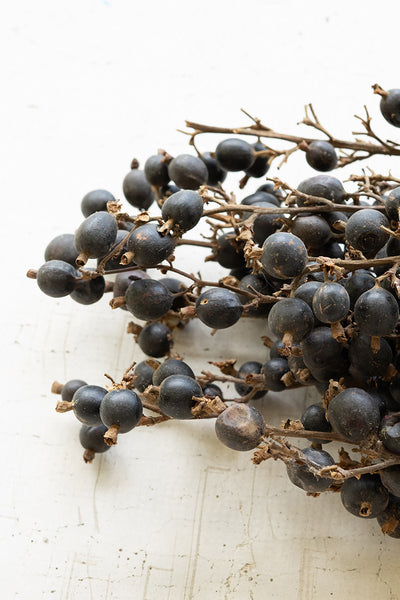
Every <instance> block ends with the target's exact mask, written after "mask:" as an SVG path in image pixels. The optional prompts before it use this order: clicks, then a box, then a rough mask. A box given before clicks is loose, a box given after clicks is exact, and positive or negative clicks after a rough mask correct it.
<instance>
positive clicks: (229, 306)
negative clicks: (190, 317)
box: [196, 288, 243, 329]
mask: <svg viewBox="0 0 400 600" xmlns="http://www.w3.org/2000/svg"><path fill="white" fill-rule="evenodd" d="M242 312H243V306H242V303H241V302H240V300H239V298H238V296H237V294H235V293H234V292H231V291H230V290H226V289H223V288H212V289H210V290H207V291H205V292H203V293H202V294H200V296H199V297H198V298H197V301H196V314H197V316H198V318H199V319H200V321H201V322H202V323H204V324H205V325H207V326H208V327H211V328H212V329H225V328H226V327H231V326H232V325H234V324H235V323H236V322H237V321H239V319H240V317H241V315H242Z"/></svg>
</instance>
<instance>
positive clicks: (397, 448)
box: [379, 413, 400, 454]
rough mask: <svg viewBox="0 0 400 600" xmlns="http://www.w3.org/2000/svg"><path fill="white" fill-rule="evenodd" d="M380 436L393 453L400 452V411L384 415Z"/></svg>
mask: <svg viewBox="0 0 400 600" xmlns="http://www.w3.org/2000/svg"><path fill="white" fill-rule="evenodd" d="M379 438H380V439H381V440H382V443H383V445H384V446H385V448H387V449H388V450H389V452H393V454H400V418H399V413H393V414H391V413H389V414H388V415H386V416H384V417H383V419H382V422H381V426H380V428H379Z"/></svg>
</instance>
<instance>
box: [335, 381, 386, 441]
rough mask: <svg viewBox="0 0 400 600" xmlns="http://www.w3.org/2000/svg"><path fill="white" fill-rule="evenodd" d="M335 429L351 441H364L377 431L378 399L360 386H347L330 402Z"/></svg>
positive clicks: (378, 420)
mask: <svg viewBox="0 0 400 600" xmlns="http://www.w3.org/2000/svg"><path fill="white" fill-rule="evenodd" d="M328 419H329V422H330V424H331V425H332V427H333V429H334V430H335V431H337V432H338V433H340V435H342V436H343V437H344V438H345V439H346V440H348V441H349V442H362V441H363V440H366V439H367V438H368V437H369V436H371V435H373V434H375V433H377V431H378V428H379V423H380V412H379V407H378V405H377V403H376V401H375V400H374V399H373V398H372V397H371V396H370V395H369V394H368V393H367V392H366V391H364V390H362V389H360V388H347V389H345V390H344V391H343V392H340V394H338V395H337V396H335V397H334V398H333V399H332V400H331V401H330V403H329V406H328Z"/></svg>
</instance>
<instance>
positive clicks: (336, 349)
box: [300, 327, 349, 381]
mask: <svg viewBox="0 0 400 600" xmlns="http://www.w3.org/2000/svg"><path fill="white" fill-rule="evenodd" d="M300 347H301V350H302V352H303V360H304V363H305V365H306V366H307V368H308V369H309V370H310V371H311V374H312V376H313V377H314V378H315V379H317V380H318V381H329V379H338V378H340V377H342V376H343V373H344V372H345V371H347V368H348V366H349V363H348V359H347V357H346V353H345V350H344V348H343V346H342V345H341V344H339V343H338V342H337V341H336V340H335V338H334V337H333V335H332V331H331V329H330V327H315V328H314V329H313V330H312V331H311V332H310V333H309V334H308V335H306V336H305V337H304V338H303V339H302V340H301V342H300Z"/></svg>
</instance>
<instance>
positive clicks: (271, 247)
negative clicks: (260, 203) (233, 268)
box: [260, 232, 307, 279]
mask: <svg viewBox="0 0 400 600" xmlns="http://www.w3.org/2000/svg"><path fill="white" fill-rule="evenodd" d="M262 249H263V253H262V256H261V259H260V260H261V263H262V265H263V267H264V269H265V271H266V273H267V274H268V275H270V276H271V277H275V278H276V279H292V278H294V277H297V276H298V275H301V273H302V272H303V270H304V268H305V266H306V264H307V249H306V247H305V245H304V244H303V242H302V241H301V240H300V239H299V238H298V237H296V236H295V235H293V234H291V233H286V232H278V233H273V234H272V235H270V236H269V237H268V238H267V239H266V240H265V242H264V244H263V247H262Z"/></svg>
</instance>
